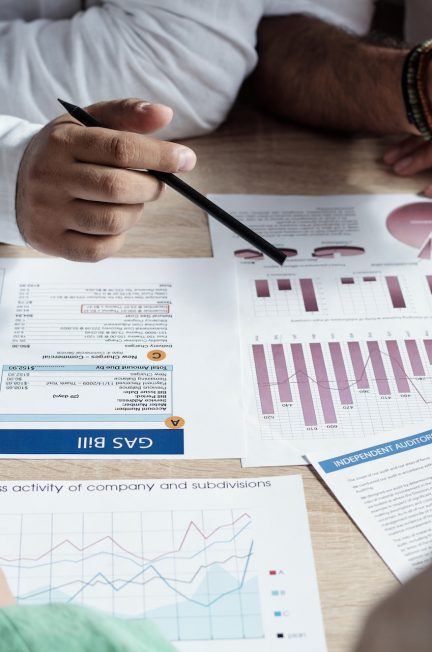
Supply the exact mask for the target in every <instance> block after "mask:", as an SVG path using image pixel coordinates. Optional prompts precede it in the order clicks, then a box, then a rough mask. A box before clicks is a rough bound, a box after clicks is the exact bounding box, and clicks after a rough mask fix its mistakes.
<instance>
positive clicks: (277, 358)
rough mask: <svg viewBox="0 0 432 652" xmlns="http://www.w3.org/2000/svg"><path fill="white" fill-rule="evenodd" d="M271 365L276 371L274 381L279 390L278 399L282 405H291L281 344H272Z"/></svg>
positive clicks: (290, 394) (290, 393) (289, 388)
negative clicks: (272, 364) (275, 380)
mask: <svg viewBox="0 0 432 652" xmlns="http://www.w3.org/2000/svg"><path fill="white" fill-rule="evenodd" d="M272 354H273V363H274V367H275V370H276V379H277V383H278V389H279V398H280V400H281V401H282V403H292V392H291V387H290V382H289V378H288V369H287V366H286V360H285V353H284V348H283V345H282V344H272Z"/></svg>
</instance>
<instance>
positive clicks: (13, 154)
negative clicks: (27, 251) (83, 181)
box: [0, 115, 42, 246]
mask: <svg viewBox="0 0 432 652" xmlns="http://www.w3.org/2000/svg"><path fill="white" fill-rule="evenodd" d="M41 128H42V125H35V124H31V123H30V122H27V120H21V119H20V118H14V117H12V116H7V115H2V116H0V242H3V243H5V244H11V245H18V246H25V244H26V243H25V241H24V238H23V237H22V235H21V233H20V231H19V229H18V226H17V223H16V212H15V195H16V183H17V176H18V170H19V166H20V163H21V159H22V156H23V154H24V151H25V149H26V147H27V145H28V144H29V142H30V140H31V139H32V138H33V136H34V135H35V134H36V133H37V132H38V131H39V130H40V129H41Z"/></svg>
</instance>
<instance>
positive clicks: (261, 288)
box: [255, 280, 270, 299]
mask: <svg viewBox="0 0 432 652" xmlns="http://www.w3.org/2000/svg"><path fill="white" fill-rule="evenodd" d="M255 288H256V293H257V297H258V298H259V299H263V298H266V297H269V296H270V288H269V284H268V281H265V280H264V281H255Z"/></svg>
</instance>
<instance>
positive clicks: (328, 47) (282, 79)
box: [252, 15, 416, 134]
mask: <svg viewBox="0 0 432 652" xmlns="http://www.w3.org/2000/svg"><path fill="white" fill-rule="evenodd" d="M406 54H407V50H405V49H400V50H399V49H391V48H386V47H380V46H377V45H372V44H369V43H367V42H365V41H363V40H362V39H360V38H358V37H357V36H354V35H352V34H350V33H348V32H346V31H344V30H342V29H340V28H338V27H335V26H333V25H330V24H328V23H325V22H323V21H320V20H318V19H316V18H313V17H311V16H306V15H293V16H286V17H271V18H266V19H264V20H263V21H262V22H261V25H260V28H259V32H258V55H259V60H258V65H257V67H256V69H255V71H254V73H253V75H252V82H253V83H254V88H255V93H256V97H257V98H258V100H259V101H260V102H261V104H262V105H263V106H265V108H266V109H267V110H270V111H272V112H273V113H275V114H277V115H279V116H281V117H283V118H287V119H289V120H293V121H295V122H299V123H302V124H306V125H311V126H315V127H323V128H331V129H337V130H345V131H351V132H355V131H367V132H369V133H375V134H390V133H394V134H397V133H407V134H410V133H411V134H415V133H416V129H415V128H413V127H412V125H410V124H409V122H408V120H407V117H406V113H405V108H404V103H403V97H402V92H401V75H402V67H403V62H404V58H405V56H406Z"/></svg>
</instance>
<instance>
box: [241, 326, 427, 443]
mask: <svg viewBox="0 0 432 652" xmlns="http://www.w3.org/2000/svg"><path fill="white" fill-rule="evenodd" d="M252 347H253V358H254V362H255V372H256V384H255V400H256V403H257V406H258V409H259V411H260V413H261V414H262V415H263V416H265V415H272V416H273V420H272V422H271V423H272V424H274V426H273V427H280V428H282V429H283V430H282V432H283V433H285V432H286V429H291V430H292V432H294V431H295V428H298V426H299V421H300V426H301V425H304V427H306V428H308V427H309V429H311V427H313V429H314V430H317V429H319V428H326V427H327V426H331V427H334V426H337V425H338V426H341V427H343V428H345V427H346V428H354V425H353V424H358V423H359V421H358V416H357V417H356V416H355V415H356V412H355V410H361V414H365V415H368V414H369V416H368V418H367V419H366V420H365V421H364V422H363V425H361V419H360V427H362V428H363V427H365V428H367V426H366V425H365V424H366V423H369V424H371V423H374V422H375V421H374V420H375V419H378V420H379V419H381V418H382V417H381V415H383V414H387V418H391V417H392V416H393V414H394V415H396V416H397V415H399V417H401V414H403V413H401V412H400V410H405V406H407V405H410V403H409V402H410V401H411V402H412V401H418V402H417V403H416V404H415V407H414V408H413V409H412V410H411V408H410V411H408V412H407V413H406V415H407V416H406V418H411V419H415V418H419V413H421V415H422V416H426V415H427V413H426V415H425V413H424V412H422V411H421V410H422V409H425V410H431V409H432V386H431V383H425V382H423V383H421V384H420V383H418V381H417V380H416V379H421V378H428V380H432V337H431V338H427V339H426V338H425V339H423V340H415V339H383V340H380V341H378V340H372V339H370V340H364V341H353V340H349V341H342V342H335V341H331V342H316V341H312V342H305V343H299V342H288V343H286V344H283V343H281V342H276V343H271V344H269V345H262V344H254V345H252ZM270 378H271V379H272V382H270V380H269V379H270ZM276 384H277V386H278V395H277V394H276V393H275V392H274V391H273V390H272V385H276ZM257 387H258V391H257V389H256V388H257ZM361 390H369V391H367V392H364V391H361ZM258 395H259V396H258ZM390 396H392V398H393V399H394V400H393V401H391V402H390V401H387V402H383V401H382V400H380V399H381V398H382V397H390ZM287 404H289V405H287ZM369 406H370V407H369ZM428 406H429V407H428ZM288 407H289V412H288V411H287V408H288ZM347 407H349V408H350V411H349V412H348V411H347V409H346V408H347ZM369 410H370V412H369ZM353 411H354V412H353ZM430 413H431V412H429V414H430ZM349 414H351V415H352V416H351V417H350V416H349ZM278 419H281V420H282V421H281V422H280V423H279V425H278ZM353 419H354V421H353ZM371 419H372V422H371ZM268 423H270V422H268ZM322 432H323V433H324V432H328V430H327V428H326V431H324V430H323V431H322ZM342 434H345V431H343V433H342ZM365 434H368V431H367V430H366V431H365ZM312 436H313V437H315V435H312Z"/></svg>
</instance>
